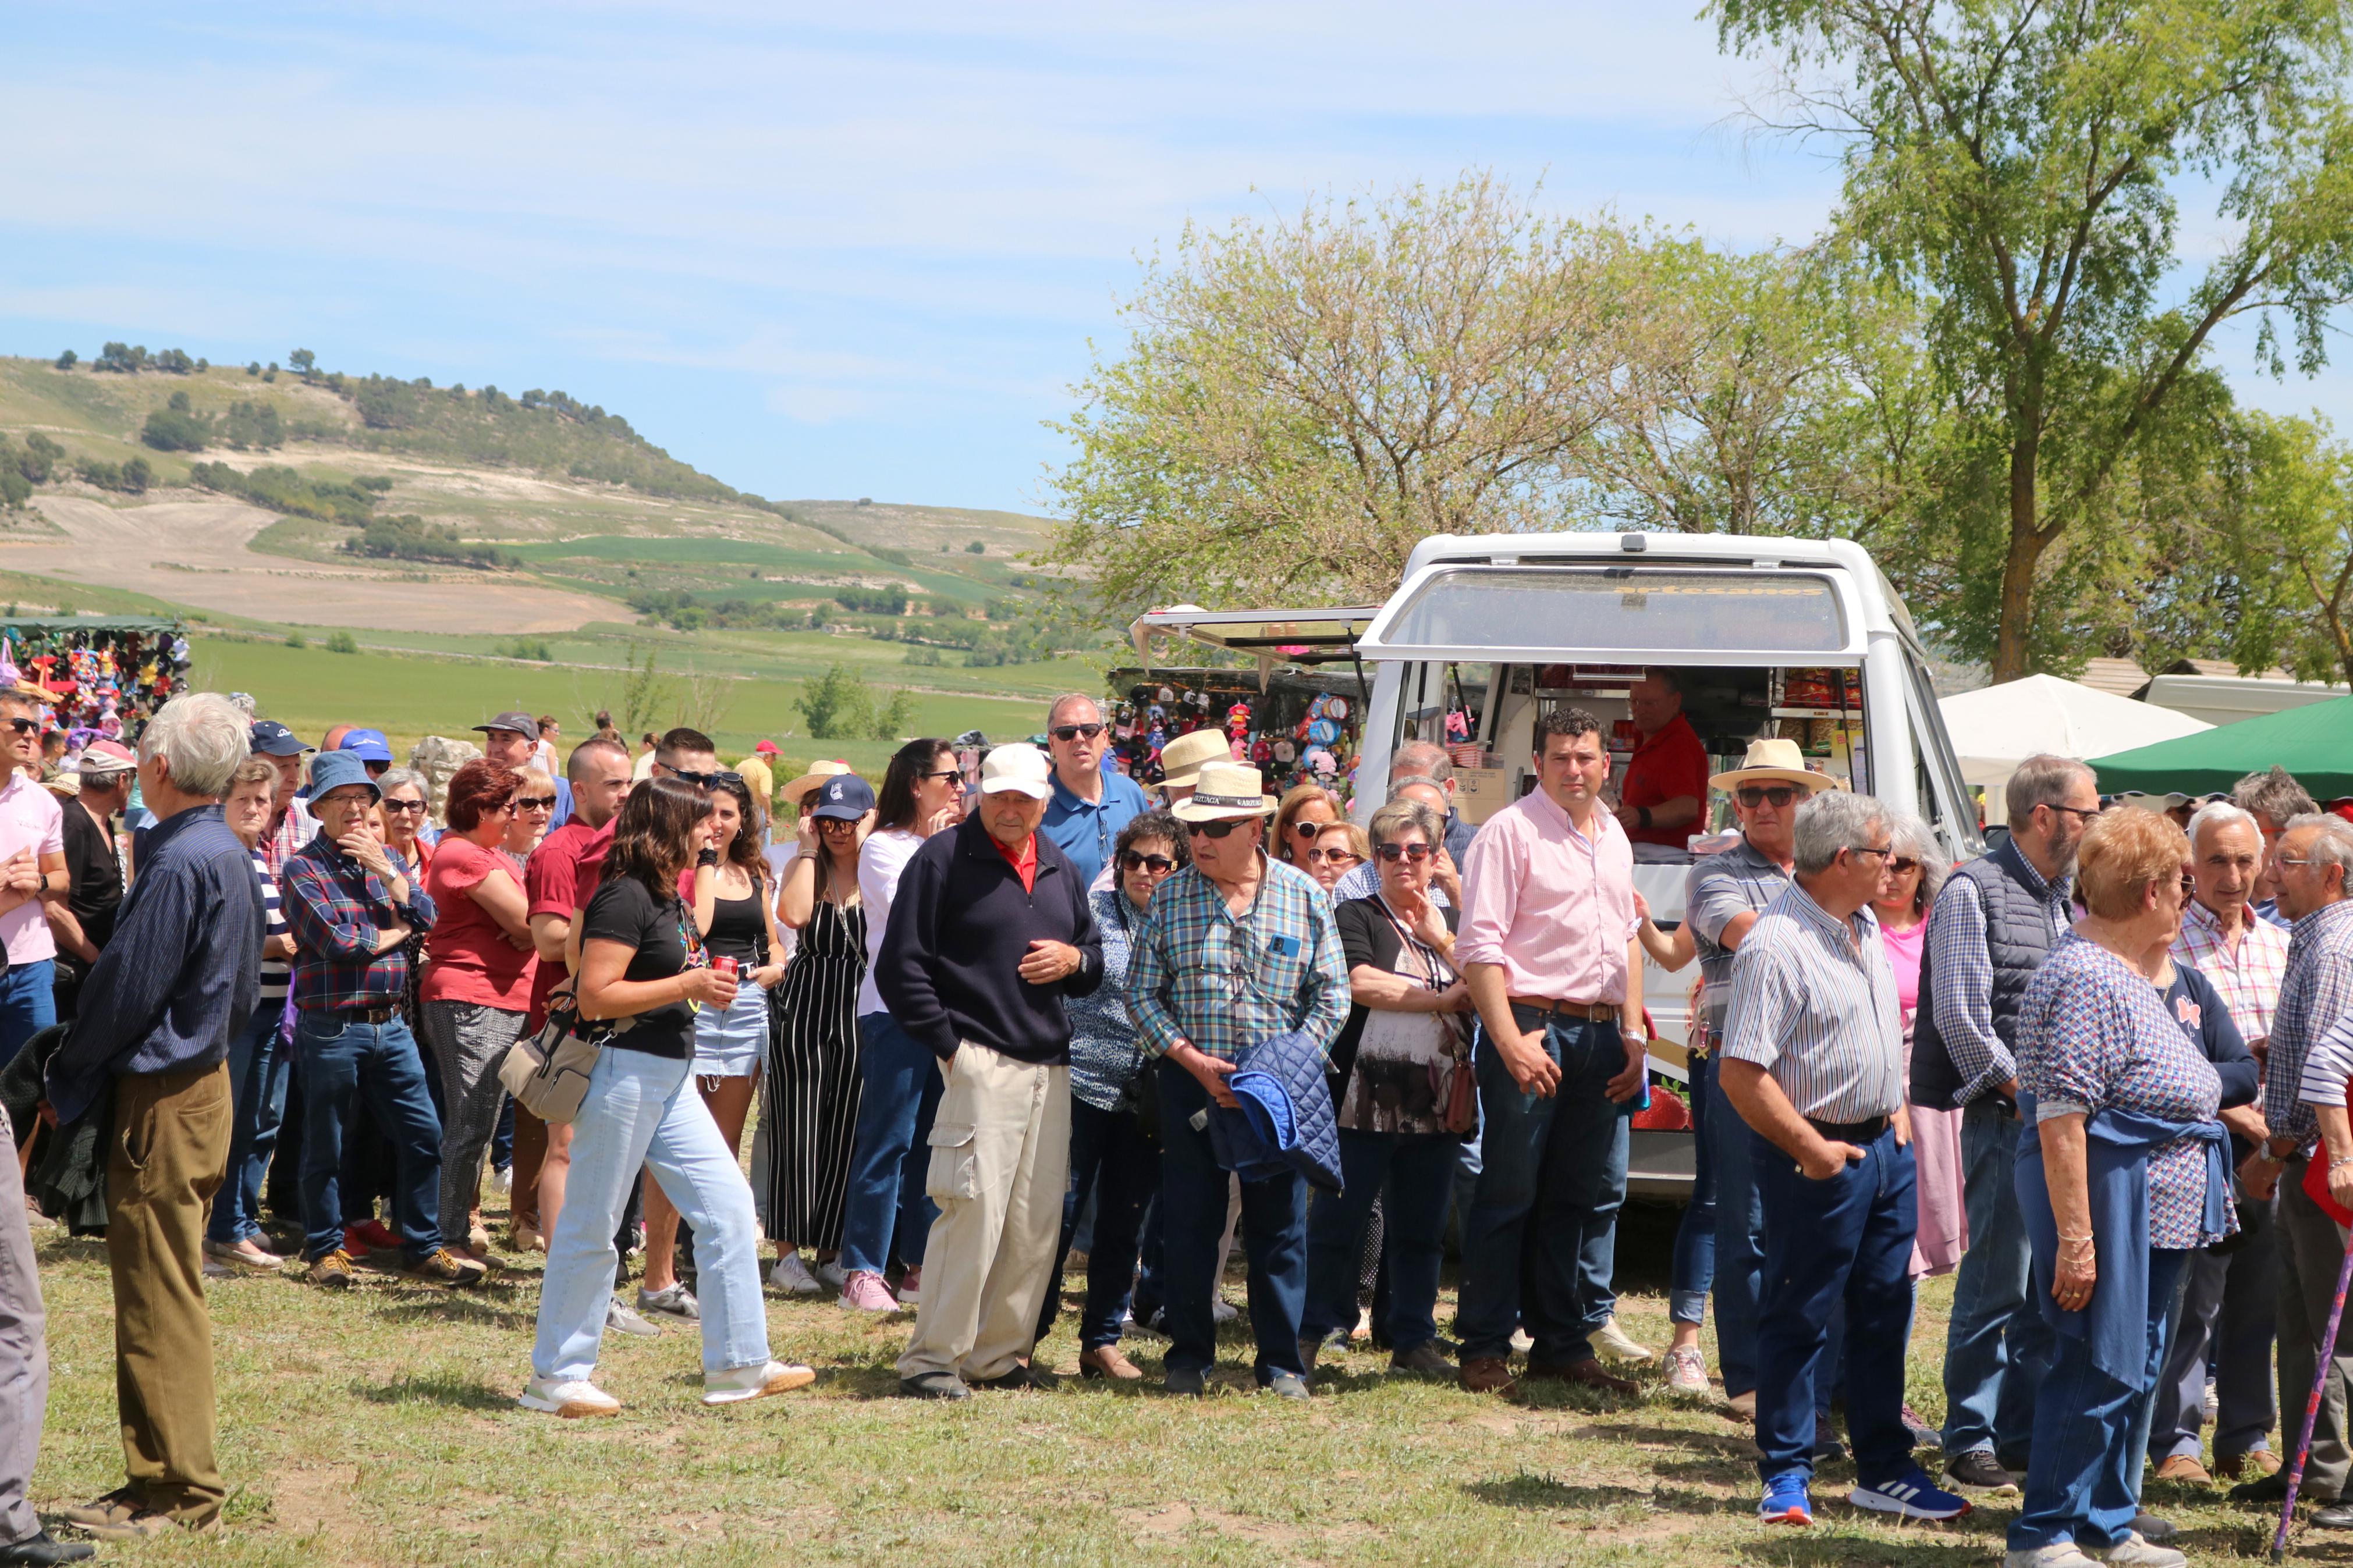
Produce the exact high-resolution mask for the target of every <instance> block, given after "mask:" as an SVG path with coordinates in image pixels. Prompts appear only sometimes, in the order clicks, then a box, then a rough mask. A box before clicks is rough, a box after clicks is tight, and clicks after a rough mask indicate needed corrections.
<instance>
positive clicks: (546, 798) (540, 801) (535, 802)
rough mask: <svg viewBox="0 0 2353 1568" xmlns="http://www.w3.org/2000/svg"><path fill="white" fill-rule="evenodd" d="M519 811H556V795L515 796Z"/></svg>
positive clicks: (516, 806) (516, 807)
mask: <svg viewBox="0 0 2353 1568" xmlns="http://www.w3.org/2000/svg"><path fill="white" fill-rule="evenodd" d="M515 809H516V810H517V811H554V809H555V797H554V795H518V796H517V797H516V798H515Z"/></svg>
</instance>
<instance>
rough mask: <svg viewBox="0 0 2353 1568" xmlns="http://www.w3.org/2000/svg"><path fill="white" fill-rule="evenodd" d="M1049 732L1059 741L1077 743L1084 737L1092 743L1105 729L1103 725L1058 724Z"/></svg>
mask: <svg viewBox="0 0 2353 1568" xmlns="http://www.w3.org/2000/svg"><path fill="white" fill-rule="evenodd" d="M1047 732H1048V733H1049V734H1050V735H1052V736H1053V737H1054V739H1056V740H1057V741H1075V740H1077V739H1078V738H1079V737H1080V736H1082V735H1084V736H1085V737H1086V738H1087V739H1088V740H1090V741H1092V740H1093V739H1094V738H1095V737H1096V736H1097V735H1100V734H1102V733H1103V726H1102V725H1101V724H1057V725H1055V726H1054V727H1053V729H1051V730H1050V731H1047Z"/></svg>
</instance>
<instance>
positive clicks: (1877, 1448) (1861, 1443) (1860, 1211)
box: [1749, 1127, 1919, 1486]
mask: <svg viewBox="0 0 2353 1568" xmlns="http://www.w3.org/2000/svg"><path fill="white" fill-rule="evenodd" d="M1749 1136H1750V1138H1751V1140H1752V1143H1751V1146H1750V1150H1749V1166H1750V1168H1751V1169H1752V1170H1753V1171H1754V1172H1755V1173H1756V1177H1757V1196H1758V1198H1759V1199H1760V1200H1761V1201H1762V1203H1763V1204H1764V1206H1765V1299H1764V1300H1763V1302H1762V1304H1761V1306H1760V1308H1759V1310H1758V1312H1757V1451H1758V1456H1759V1457H1758V1459H1757V1471H1758V1473H1759V1474H1760V1475H1762V1476H1763V1477H1764V1478H1765V1479H1766V1482H1767V1485H1770V1484H1771V1483H1772V1482H1773V1481H1774V1480H1775V1479H1778V1478H1780V1477H1784V1476H1791V1475H1796V1476H1802V1477H1807V1478H1810V1477H1811V1476H1812V1475H1813V1471H1814V1461H1813V1447H1814V1439H1815V1435H1816V1428H1817V1424H1818V1420H1819V1417H1818V1415H1817V1414H1816V1412H1817V1408H1818V1406H1820V1405H1822V1404H1823V1403H1825V1401H1824V1400H1823V1399H1822V1398H1821V1394H1822V1392H1823V1391H1822V1390H1821V1389H1819V1388H1818V1387H1817V1384H1818V1383H1827V1382H1828V1381H1829V1380H1830V1379H1831V1378H1832V1377H1834V1376H1835V1375H1836V1374H1837V1371H1838V1368H1837V1363H1836V1362H1834V1361H1832V1360H1831V1359H1830V1358H1831V1331H1830V1321H1831V1308H1832V1307H1833V1306H1834V1305H1837V1304H1839V1303H1841V1302H1843V1303H1844V1305H1845V1307H1846V1322H1847V1329H1848V1334H1847V1339H1846V1346H1845V1354H1846V1422H1847V1433H1848V1436H1850V1437H1852V1440H1853V1443H1854V1465H1855V1473H1856V1475H1857V1476H1858V1477H1859V1478H1860V1479H1862V1484H1863V1485H1865V1486H1876V1485H1878V1484H1879V1483H1880V1482H1882V1481H1887V1480H1894V1479H1897V1478H1898V1477H1901V1476H1903V1475H1904V1474H1905V1472H1906V1471H1908V1470H1909V1469H1910V1468H1911V1465H1912V1434H1911V1432H1910V1430H1909V1429H1908V1428H1906V1427H1905V1425H1904V1351H1905V1342H1906V1341H1907V1340H1908V1338H1909V1337H1910V1334H1911V1329H1912V1277H1911V1271H1910V1270H1911V1262H1912V1237H1913V1235H1914V1233H1915V1231H1916V1230H1917V1229H1918V1228H1919V1210H1918V1206H1917V1193H1916V1189H1915V1171H1914V1167H1913V1163H1912V1151H1911V1149H1910V1148H1909V1147H1908V1146H1905V1145H1902V1144H1899V1143H1897V1142H1895V1130H1894V1128H1893V1127H1889V1128H1887V1129H1885V1130H1884V1131H1882V1132H1881V1133H1880V1134H1879V1136H1878V1137H1876V1138H1874V1139H1873V1140H1872V1141H1871V1142H1869V1143H1868V1144H1865V1145H1863V1157H1862V1159H1861V1160H1858V1161H1855V1162H1853V1163H1850V1164H1848V1165H1847V1166H1846V1167H1845V1168H1844V1169H1842V1170H1841V1171H1840V1172H1839V1173H1837V1174H1835V1175H1832V1176H1830V1177H1827V1178H1825V1179H1823V1180H1821V1181H1819V1182H1818V1181H1815V1180H1813V1179H1812V1178H1811V1177H1810V1176H1808V1175H1806V1174H1805V1173H1803V1172H1802V1171H1800V1170H1799V1169H1798V1166H1797V1162H1796V1161H1794V1160H1792V1159H1790V1157H1789V1156H1788V1155H1787V1154H1785V1153H1783V1152H1781V1151H1780V1150H1779V1149H1778V1148H1776V1147H1774V1145H1772V1144H1771V1143H1768V1142H1766V1141H1765V1140H1764V1139H1763V1138H1760V1137H1757V1135H1756V1134H1755V1133H1753V1132H1752V1133H1751V1134H1750V1135H1749Z"/></svg>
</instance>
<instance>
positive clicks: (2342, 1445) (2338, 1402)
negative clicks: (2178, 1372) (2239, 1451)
mask: <svg viewBox="0 0 2353 1568" xmlns="http://www.w3.org/2000/svg"><path fill="white" fill-rule="evenodd" d="M2284 826H2285V831H2284V832H2283V833H2282V834H2281V835H2280V837H2279V842H2278V844H2277V845H2276V846H2275V847H2274V850H2273V856H2272V858H2273V861H2274V864H2275V865H2276V866H2277V867H2278V870H2279V907H2280V912H2281V913H2282V914H2284V915H2285V916H2287V917H2288V919H2290V920H2292V921H2295V925H2294V926H2292V927H2291V928H2290V929H2289V936H2288V949H2287V973H2286V974H2285V976H2284V978H2283V979H2282V980H2281V981H2280V992H2279V1007H2278V1010H2277V1011H2276V1012H2274V1014H2273V1016H2272V1034H2271V1047H2270V1049H2269V1051H2268V1052H2267V1053H2266V1057H2265V1060H2264V1064H2263V1119H2264V1121H2267V1122H2268V1123H2269V1124H2270V1126H2271V1136H2270V1137H2269V1138H2267V1139H2265V1140H2264V1141H2263V1143H2262V1144H2261V1145H2260V1146H2259V1147H2258V1148H2257V1149H2256V1150H2255V1152H2254V1153H2253V1154H2252V1155H2250V1156H2249V1157H2248V1159H2247V1161H2246V1163H2244V1164H2242V1165H2241V1166H2240V1167H2239V1180H2240V1185H2241V1187H2242V1190H2243V1192H2244V1193H2245V1194H2246V1196H2247V1198H2248V1199H2249V1200H2252V1201H2253V1202H2255V1203H2263V1202H2264V1201H2265V1200H2267V1199H2269V1198H2270V1197H2271V1195H2272V1193H2273V1190H2274V1187H2276V1188H2277V1189H2279V1194H2280V1195H2279V1250H2280V1288H2279V1296H2278V1310H2279V1399H2280V1408H2281V1409H2282V1410H2295V1409H2299V1408H2301V1407H2302V1405H2303V1404H2304V1402H2305V1401H2306V1399H2308V1398H2309V1397H2310V1396H2311V1393H2312V1380H2313V1374H2314V1373H2315V1372H2316V1370H2317V1369H2318V1367H2319V1364H2320V1358H2321V1357H2322V1356H2323V1355H2324V1354H2325V1355H2327V1356H2328V1357H2329V1358H2330V1360H2331V1361H2332V1362H2333V1363H2335V1367H2336V1370H2335V1371H2334V1372H2333V1373H2330V1375H2329V1378H2328V1382H2327V1385H2326V1387H2325V1388H2324V1389H2323V1391H2322V1395H2321V1401H2320V1408H2319V1410H2318V1411H2317V1412H2316V1414H2315V1416H2314V1420H2313V1426H2312V1458H2311V1460H2310V1463H2309V1464H2308V1465H2307V1467H2306V1469H2305V1472H2304V1487H2303V1489H2304V1491H2305V1492H2306V1494H2307V1495H2309V1496H2310V1497H2311V1498H2312V1499H2313V1500H2315V1501H2320V1500H2327V1501H2328V1502H2329V1504H2330V1506H2327V1507H2324V1508H2323V1509H2321V1510H2320V1511H2319V1512H2317V1513H2316V1514H2314V1515H2313V1516H2312V1522H2313V1523H2314V1524H2316V1525H2319V1526H2321V1527H2323V1528H2325V1529H2335V1530H2348V1529H2353V1505H2348V1502H2347V1500H2346V1498H2345V1487H2346V1482H2347V1479H2348V1472H2353V1447H2348V1430H2347V1420H2346V1399H2345V1389H2346V1380H2347V1379H2348V1377H2353V1353H2348V1346H2347V1338H2348V1336H2347V1335H2346V1334H2344V1333H2341V1332H2340V1333H2339V1334H2338V1335H2337V1341H2336V1342H2335V1343H2334V1344H2333V1345H2332V1344H2329V1343H2328V1342H2327V1338H2326V1334H2327V1325H2328V1311H2329V1306H2330V1303H2331V1302H2332V1301H2333V1300H2334V1299H2335V1296H2336V1289H2337V1269H2338V1268H2339V1266H2340V1265H2342V1263H2343V1262H2344V1259H2345V1244H2344V1242H2343V1240H2342V1239H2340V1238H2339V1237H2338V1236H2337V1223H2336V1221H2334V1220H2332V1219H2331V1218H2330V1217H2329V1216H2328V1214H2327V1211H2326V1210H2324V1209H2322V1208H2321V1206H2320V1205H2318V1204H2316V1203H2315V1202H2313V1200H2312V1199H2311V1198H2310V1197H2309V1196H2308V1195H2306V1192H2305V1190H2304V1179H2305V1172H2306V1166H2307V1165H2309V1164H2310V1163H2311V1161H2312V1159H2313V1158H2314V1157H2315V1156H2314V1153H2313V1150H2312V1143H2313V1137H2314V1133H2315V1131H2316V1116H2315V1112H2314V1109H2313V1108H2314V1107H2315V1106H2316V1105H2330V1104H2335V1105H2341V1104H2342V1103H2343V1102H2344V1098H2345V1081H2344V1076H2343V1073H2342V1072H2341V1071H2338V1072H2337V1073H2335V1074H2332V1073H2331V1072H2330V1071H2329V1070H2328V1068H2327V1063H2328V1062H2329V1061H2330V1060H2331V1059H2332V1058H2334V1059H2337V1061H2339V1062H2340V1064H2341V1063H2342V1062H2343V1061H2344V1059H2345V1058H2344V1057H2343V1055H2342V1052H2341V1047H2335V1046H2332V1045H2329V1044H2328V1043H2327V1042H2329V1039H2330V1037H2331V1036H2332V1035H2335V1036H2336V1037H2337V1038H2338V1039H2341V1038H2342V1037H2343V1035H2344V1031H2345V1030H2346V1028H2347V1027H2348V1024H2353V900H2348V899H2347V897H2346V895H2347V893H2348V891H2353V889H2348V886H2347V881H2346V879H2347V877H2348V874H2353V824H2348V823H2347V822H2345V821H2344V820H2342V819H2341V818H2338V817H2335V816H2323V815H2319V814H2316V813H2314V814H2306V815H2304V816H2295V817H2291V818H2289V819H2288V821H2287V823H2286V824H2285V825H2284ZM2318 1157H2319V1158H2322V1159H2327V1160H2330V1162H2331V1163H2334V1156H2333V1155H2330V1154H2323V1155H2320V1156H2318ZM2286 1480H2287V1478H2286V1477H2285V1476H2283V1475H2277V1474H2274V1475H2270V1476H2265V1477H2263V1478H2262V1479H2258V1480H2253V1481H2249V1482H2247V1483H2246V1484H2244V1485H2242V1486H2239V1487H2235V1488H2233V1489H2232V1492H2231V1495H2232V1497H2233V1498H2235V1499H2238V1500H2242V1501H2253V1502H2270V1501H2273V1500H2277V1499H2279V1498H2282V1497H2284V1496H2285V1495H2286V1490H2287V1486H2286Z"/></svg>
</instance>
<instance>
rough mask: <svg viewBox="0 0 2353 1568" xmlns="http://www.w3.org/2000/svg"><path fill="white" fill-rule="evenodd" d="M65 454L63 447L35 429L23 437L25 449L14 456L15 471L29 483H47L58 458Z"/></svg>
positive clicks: (55, 471)
mask: <svg viewBox="0 0 2353 1568" xmlns="http://www.w3.org/2000/svg"><path fill="white" fill-rule="evenodd" d="M65 455H66V449H65V448H64V447H60V446H58V444H57V443H56V442H55V441H52V440H50V439H49V438H48V437H47V436H44V435H42V434H41V433H40V432H39V431H38V430H36V431H34V432H33V433H32V434H31V435H29V436H26V437H25V449H24V451H23V452H22V453H20V454H18V455H17V458H16V471H17V472H18V473H20V474H22V475H24V476H25V478H26V480H27V481H29V482H30V483H33V484H37V485H45V484H47V483H48V482H49V480H50V479H51V478H53V477H54V476H55V475H56V473H57V466H58V459H59V458H63V457H64V456H65Z"/></svg>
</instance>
